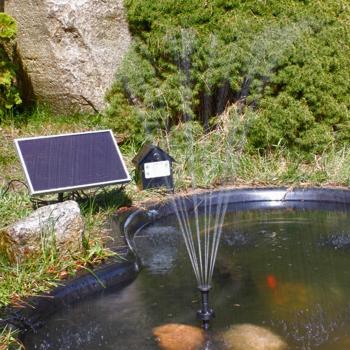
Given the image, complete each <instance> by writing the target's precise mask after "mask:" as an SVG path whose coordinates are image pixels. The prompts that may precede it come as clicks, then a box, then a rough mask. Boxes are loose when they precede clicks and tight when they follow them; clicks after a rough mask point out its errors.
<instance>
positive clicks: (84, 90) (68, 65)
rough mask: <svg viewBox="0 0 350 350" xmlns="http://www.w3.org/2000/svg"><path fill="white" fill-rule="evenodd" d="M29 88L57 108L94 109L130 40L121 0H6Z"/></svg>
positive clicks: (99, 105)
mask: <svg viewBox="0 0 350 350" xmlns="http://www.w3.org/2000/svg"><path fill="white" fill-rule="evenodd" d="M5 12H7V13H8V14H9V15H11V16H13V17H14V18H15V19H16V21H17V23H18V28H19V29H18V36H17V52H18V56H19V60H20V64H21V65H22V67H23V74H22V75H23V77H22V78H23V81H27V82H28V84H27V86H25V87H24V89H26V92H28V91H29V90H31V91H32V93H33V95H34V96H33V97H34V98H35V99H37V100H40V101H43V102H45V103H47V104H48V105H49V106H51V108H52V109H53V110H54V111H55V112H57V113H64V114H67V113H71V112H78V111H79V112H88V113H89V112H95V111H100V110H102V109H103V108H104V106H105V102H104V95H105V92H106V90H107V89H108V88H109V87H110V86H111V83H112V81H113V78H114V75H115V72H116V69H117V67H118V65H119V64H120V63H121V61H122V59H123V57H124V55H125V53H126V51H127V49H128V47H129V44H130V42H131V37H130V33H129V30H128V25H127V22H126V19H125V16H124V8H123V1H122V0H103V1H102V0H74V1H71V0H25V1H20V0H5Z"/></svg>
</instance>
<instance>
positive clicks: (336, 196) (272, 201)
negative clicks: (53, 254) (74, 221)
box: [0, 188, 350, 334]
mask: <svg viewBox="0 0 350 350" xmlns="http://www.w3.org/2000/svg"><path fill="white" fill-rule="evenodd" d="M208 194H210V198H211V204H212V205H218V204H219V203H220V202H223V201H225V202H227V203H228V204H229V206H230V210H237V211H241V210H252V209H269V208H301V207H302V208H310V209H317V208H320V207H322V208H324V209H327V210H340V209H344V210H350V190H347V189H329V188H295V189H288V188H247V189H224V190H215V191H206V192H200V193H195V194H188V195H185V196H174V197H172V198H170V199H169V198H168V199H166V200H164V201H162V202H158V203H149V204H146V205H144V206H143V207H142V208H138V207H130V208H123V209H121V210H118V211H117V212H116V213H115V214H114V215H113V216H112V229H113V233H114V235H116V236H119V237H123V238H124V239H125V241H126V244H127V246H128V249H127V254H126V255H125V258H126V260H125V261H123V262H120V261H118V262H115V261H113V260H112V261H110V262H108V263H106V264H105V265H103V266H100V267H97V268H96V269H94V270H93V274H91V273H87V274H84V275H83V276H80V277H77V278H74V279H72V280H70V281H64V282H62V285H61V286H59V287H57V288H55V289H54V290H52V291H51V292H50V293H47V294H44V295H41V296H38V297H33V298H30V299H29V300H28V301H27V303H28V306H27V307H24V308H9V309H8V310H6V312H5V315H6V316H5V317H4V318H2V319H1V318H0V328H1V327H4V326H5V325H9V326H10V327H14V328H16V329H18V330H19V331H20V333H21V334H25V333H26V332H28V331H33V330H35V329H37V328H38V327H40V326H41V325H43V324H44V323H45V320H46V319H47V318H48V317H50V315H52V314H53V313H54V312H55V311H57V310H58V309H60V308H62V307H66V306H68V305H71V304H74V303H77V302H80V301H82V300H87V299H88V298H90V297H92V296H94V295H96V294H97V293H103V292H109V291H117V290H119V289H121V288H123V287H124V286H126V285H127V284H129V283H131V282H132V281H133V280H134V279H135V278H136V277H137V274H138V271H139V270H140V268H141V263H140V261H139V259H138V257H137V254H136V250H135V247H134V245H133V237H134V235H135V234H136V233H137V232H138V231H139V230H140V229H142V228H143V227H145V226H147V225H149V224H151V223H152V222H154V221H156V220H158V219H160V218H164V217H166V216H168V215H174V211H175V207H174V203H176V201H179V200H180V201H181V203H182V210H186V211H189V212H192V211H193V210H194V208H195V207H197V208H198V207H199V208H200V207H201V206H202V203H203V200H204V198H205V197H207V196H208Z"/></svg>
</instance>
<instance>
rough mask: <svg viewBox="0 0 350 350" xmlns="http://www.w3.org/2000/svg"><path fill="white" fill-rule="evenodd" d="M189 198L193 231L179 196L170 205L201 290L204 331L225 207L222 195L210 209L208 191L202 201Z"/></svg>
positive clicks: (210, 312) (210, 314)
mask: <svg viewBox="0 0 350 350" xmlns="http://www.w3.org/2000/svg"><path fill="white" fill-rule="evenodd" d="M193 200H194V210H193V215H194V218H195V223H196V224H195V228H194V230H195V234H194V233H193V232H192V229H191V225H190V219H189V215H188V212H187V210H186V208H185V206H184V203H183V198H181V197H180V198H176V199H174V200H173V207H174V212H175V214H176V217H177V219H178V223H179V227H180V231H181V233H182V236H183V239H184V242H185V245H186V249H187V252H188V255H189V258H190V261H191V265H192V268H193V271H194V274H195V276H196V280H197V284H198V290H199V291H200V293H201V300H202V302H201V309H200V310H198V312H197V316H198V318H199V319H200V320H201V321H202V324H203V328H204V329H206V330H207V329H208V328H209V321H210V320H211V319H212V318H213V317H215V313H214V310H213V309H211V308H210V306H209V291H210V289H211V282H212V279H213V272H214V267H215V261H216V257H217V254H218V249H219V244H220V239H221V234H222V225H223V222H224V218H225V214H226V209H227V199H225V197H222V198H221V199H220V200H219V203H218V205H217V206H216V210H215V211H214V212H212V211H213V209H212V203H211V194H209V195H208V196H207V195H205V196H204V198H202V199H201V201H202V203H198V202H197V199H196V197H193ZM199 206H201V207H203V208H204V213H203V217H204V221H202V226H201V225H200V220H199V211H198V207H199ZM212 223H213V226H212Z"/></svg>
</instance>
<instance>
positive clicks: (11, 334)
mask: <svg viewBox="0 0 350 350" xmlns="http://www.w3.org/2000/svg"><path fill="white" fill-rule="evenodd" d="M16 336H17V332H16V331H13V330H11V329H9V328H7V327H6V328H4V329H2V330H1V331H0V350H7V349H11V350H22V349H24V347H23V346H22V344H21V343H20V342H19V341H18V340H17V339H16Z"/></svg>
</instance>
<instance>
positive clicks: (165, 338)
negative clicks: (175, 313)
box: [153, 323, 247, 350]
mask: <svg viewBox="0 0 350 350" xmlns="http://www.w3.org/2000/svg"><path fill="white" fill-rule="evenodd" d="M153 334H154V336H155V337H156V340H157V342H158V344H159V346H160V348H161V349H162V350H197V349H198V348H200V347H201V346H202V345H203V343H204V340H205V337H204V332H203V330H202V329H200V328H197V327H193V326H187V325H184V324H176V323H169V324H166V325H163V326H159V327H156V328H154V329H153ZM246 350H247V349H246Z"/></svg>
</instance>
